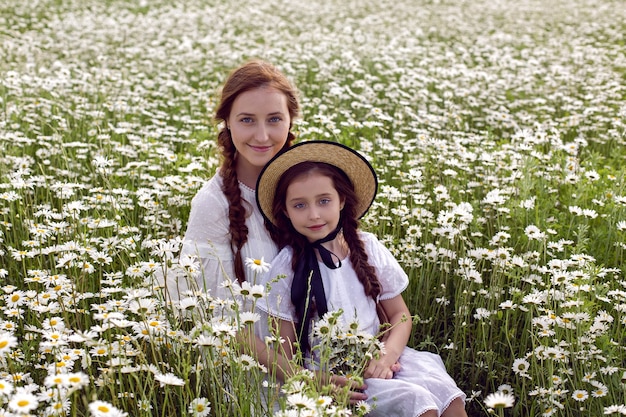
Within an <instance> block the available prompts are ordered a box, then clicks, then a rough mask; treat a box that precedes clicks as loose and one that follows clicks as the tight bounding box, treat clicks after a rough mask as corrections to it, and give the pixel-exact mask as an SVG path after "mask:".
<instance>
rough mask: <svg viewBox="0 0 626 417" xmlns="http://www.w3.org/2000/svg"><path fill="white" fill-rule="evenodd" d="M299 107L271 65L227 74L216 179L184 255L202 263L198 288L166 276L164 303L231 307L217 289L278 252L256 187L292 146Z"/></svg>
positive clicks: (194, 211) (197, 202)
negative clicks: (206, 298)
mask: <svg viewBox="0 0 626 417" xmlns="http://www.w3.org/2000/svg"><path fill="white" fill-rule="evenodd" d="M299 110H300V105H299V102H298V98H297V92H296V89H295V87H294V86H293V85H292V84H291V83H290V82H289V80H288V79H287V78H286V77H285V75H284V74H282V73H281V72H280V71H279V70H278V69H276V68H275V67H274V66H273V65H271V64H269V63H267V62H264V61H259V60H254V61H250V62H247V63H245V64H244V65H242V66H241V67H239V68H237V69H235V70H234V71H232V72H231V74H230V75H229V77H228V78H227V80H226V82H225V83H224V86H223V88H222V92H221V100H220V103H219V105H218V107H217V111H216V113H215V119H216V120H217V121H219V122H222V123H223V126H222V128H221V130H220V132H219V134H218V137H217V141H218V145H219V148H220V150H221V153H222V162H221V166H220V168H219V170H218V172H217V173H216V174H215V175H214V176H213V177H212V178H211V179H210V180H209V181H208V182H207V183H206V184H205V185H204V186H203V187H202V188H201V189H200V190H199V191H198V193H197V194H196V195H195V197H194V198H193V200H192V201H191V212H190V214H189V221H188V224H187V232H186V233H185V237H184V240H183V248H182V250H181V255H195V256H197V257H198V258H199V260H200V263H201V268H202V271H201V273H200V274H197V276H196V278H195V280H196V282H191V283H190V282H188V280H189V278H188V277H187V276H182V277H180V276H175V275H174V276H168V277H167V289H168V293H169V294H168V296H169V298H170V299H172V300H178V299H180V298H181V297H182V296H184V294H185V292H186V291H187V290H202V291H210V293H211V295H212V296H213V297H217V298H221V299H229V298H231V297H232V294H231V292H230V290H229V289H227V288H224V287H223V286H222V285H221V284H222V282H223V281H225V280H228V279H232V280H233V281H234V280H238V281H239V282H240V283H241V282H243V281H245V280H248V278H249V277H248V276H247V275H246V273H250V272H249V271H246V270H245V268H244V265H243V260H244V259H246V258H253V259H261V258H263V259H265V260H268V261H269V260H271V259H272V258H273V257H274V256H275V255H276V253H277V252H278V248H277V247H276V244H275V243H274V242H273V240H272V239H271V237H270V235H269V233H268V231H267V229H266V228H265V226H264V224H263V217H262V216H261V214H260V213H259V211H258V209H257V207H256V204H254V187H255V186H256V181H257V177H258V175H259V173H260V172H261V169H262V168H263V166H264V165H265V164H266V163H267V162H268V161H269V160H270V159H271V158H272V157H273V156H274V155H276V154H277V153H278V152H279V151H280V150H281V149H284V148H287V147H289V146H291V144H292V142H293V140H294V134H293V133H292V132H291V128H292V126H293V120H294V118H296V117H297V116H298V115H299Z"/></svg>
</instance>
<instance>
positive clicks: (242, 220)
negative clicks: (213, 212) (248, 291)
mask: <svg viewBox="0 0 626 417" xmlns="http://www.w3.org/2000/svg"><path fill="white" fill-rule="evenodd" d="M218 140H219V142H220V143H222V144H223V146H222V156H223V163H222V165H221V168H220V174H221V175H222V179H223V181H224V182H223V184H222V192H223V193H224V195H225V196H226V199H227V200H228V221H229V226H228V228H229V232H230V239H231V250H232V252H233V259H234V263H235V277H236V278H237V281H239V283H242V282H243V281H245V280H246V276H245V273H244V268H243V259H242V256H241V248H242V247H243V245H245V244H246V242H247V241H248V227H247V226H246V207H245V206H244V204H243V203H244V202H245V200H243V199H242V198H241V190H240V188H239V180H238V179H237V172H236V171H235V161H236V159H235V153H236V149H235V146H234V145H233V142H232V141H231V140H230V133H229V131H228V130H227V129H222V131H221V132H220V133H219V137H218Z"/></svg>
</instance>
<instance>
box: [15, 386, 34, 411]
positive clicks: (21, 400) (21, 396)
mask: <svg viewBox="0 0 626 417" xmlns="http://www.w3.org/2000/svg"><path fill="white" fill-rule="evenodd" d="M38 405H39V401H38V400H37V397H36V396H35V395H34V394H31V393H30V392H28V391H26V390H25V389H23V388H18V389H17V391H15V393H14V394H13V395H12V396H11V401H9V408H10V409H11V410H13V411H15V412H16V413H19V414H28V413H30V412H31V411H33V410H35V409H36V408H37V406H38Z"/></svg>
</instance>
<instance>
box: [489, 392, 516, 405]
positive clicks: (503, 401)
mask: <svg viewBox="0 0 626 417" xmlns="http://www.w3.org/2000/svg"><path fill="white" fill-rule="evenodd" d="M514 403H515V397H514V396H513V395H512V394H505V393H504V392H493V393H491V394H489V395H487V397H486V398H485V405H486V406H487V407H489V408H509V407H513V404H514Z"/></svg>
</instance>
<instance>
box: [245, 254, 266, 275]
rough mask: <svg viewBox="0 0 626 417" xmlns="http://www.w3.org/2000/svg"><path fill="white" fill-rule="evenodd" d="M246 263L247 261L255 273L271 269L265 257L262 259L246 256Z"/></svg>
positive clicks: (247, 264)
mask: <svg viewBox="0 0 626 417" xmlns="http://www.w3.org/2000/svg"><path fill="white" fill-rule="evenodd" d="M245 263H246V266H247V267H248V268H250V270H251V271H252V272H254V273H255V274H262V273H265V272H267V271H268V270H269V269H270V264H268V263H267V262H265V261H264V260H263V258H261V259H253V258H246V262H245Z"/></svg>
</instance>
